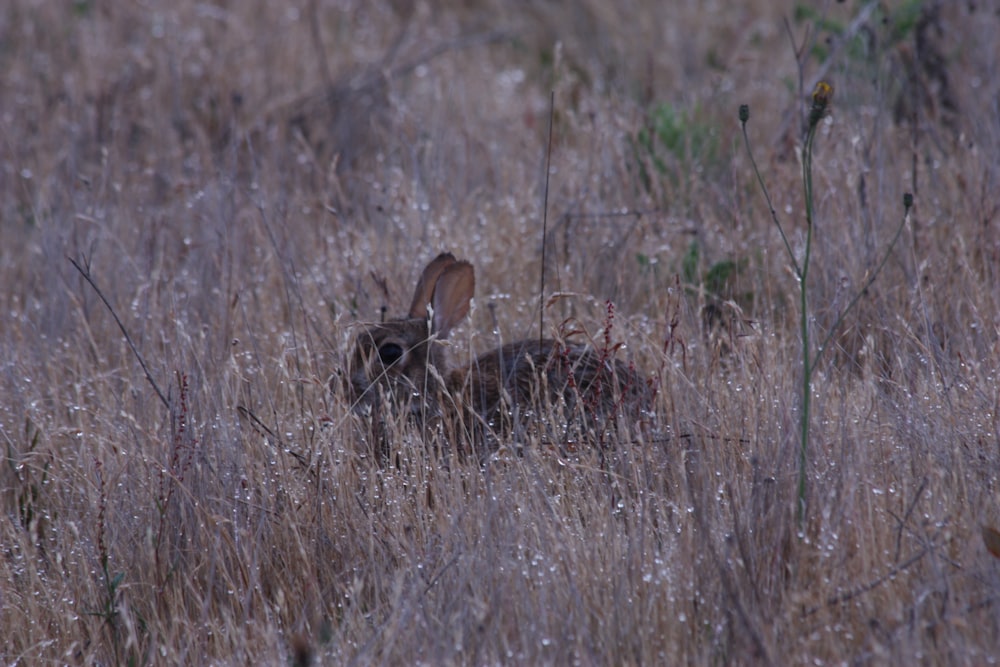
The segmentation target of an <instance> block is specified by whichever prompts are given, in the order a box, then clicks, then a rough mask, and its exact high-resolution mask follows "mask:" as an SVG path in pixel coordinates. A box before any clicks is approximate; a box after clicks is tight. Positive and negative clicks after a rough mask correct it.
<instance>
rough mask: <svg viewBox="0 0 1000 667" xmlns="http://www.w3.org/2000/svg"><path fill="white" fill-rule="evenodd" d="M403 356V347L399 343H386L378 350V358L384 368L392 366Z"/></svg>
mask: <svg viewBox="0 0 1000 667" xmlns="http://www.w3.org/2000/svg"><path fill="white" fill-rule="evenodd" d="M402 356H403V346H402V345H399V344H398V343H386V344H385V345H383V346H382V347H380V348H379V349H378V358H379V360H380V361H381V362H382V365H383V366H390V365H392V364H394V363H396V362H397V361H399V359H400V357H402Z"/></svg>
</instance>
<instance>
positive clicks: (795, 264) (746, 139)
mask: <svg viewBox="0 0 1000 667" xmlns="http://www.w3.org/2000/svg"><path fill="white" fill-rule="evenodd" d="M743 144H744V145H745V146H746V149H747V155H749V156H750V164H751V165H753V173H754V174H755V175H756V176H757V183H758V185H760V189H761V191H762V192H763V193H764V199H766V200H767V208H768V209H770V211H771V219H772V220H774V224H775V226H776V227H777V228H778V234H780V235H781V240H782V242H783V243H784V244H785V250H787V251H788V258H789V259H791V260H792V268H793V269H794V270H795V275H796V276H797V277H798V278H799V280H801V279H802V270H801V269H800V268H799V263H798V261H796V259H795V253H794V252H792V245H791V244H790V243H789V242H788V237H787V236H785V230H784V228H783V227H782V226H781V222H779V221H778V212H777V211H775V210H774V204H773V203H772V202H771V194H770V193H769V192H768V191H767V186H766V185H765V184H764V178H763V176H761V175H760V169H758V168H757V160H755V159H754V157H753V151H752V150H750V137H749V136H747V124H746V121H743Z"/></svg>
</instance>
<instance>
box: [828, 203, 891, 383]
mask: <svg viewBox="0 0 1000 667" xmlns="http://www.w3.org/2000/svg"><path fill="white" fill-rule="evenodd" d="M909 217H910V207H909V206H906V207H905V210H904V211H903V219H902V220H900V221H899V226H898V227H896V233H895V234H894V235H893V237H892V241H890V242H889V246H888V247H887V248H886V249H885V254H884V255H882V260H881V261H880V262H879V263H878V266H876V267H875V270H874V271H873V272H872V274H871V275H870V276H869V277H868V280H866V281H865V284H864V285H862V286H861V289H859V290H858V292H857V294H855V295H854V298H853V299H851V301H850V303H848V304H847V306H845V307H844V309H843V310H842V311H840V314H839V315H837V319H836V320H834V322H833V326H832V327H830V330H829V331H828V332H827V334H826V338H824V339H823V342H822V343H820V346H819V348H817V350H816V356H815V357H813V361H812V367H813V368H815V367H816V365H817V364H818V363H819V361H820V359H822V357H823V353H824V352H826V349H827V345H829V344H830V340H831V339H832V338H833V336H834V335H835V334H836V333H837V330H838V329H840V325H841V324H842V323H843V321H844V318H845V317H846V316H847V314H848V313H849V312H851V310H852V309H853V308H854V306H855V305H857V303H858V301H859V300H860V299H861V297H862V296H864V294H865V292H867V291H868V288H869V287H871V286H872V283H874V282H875V279H876V278H878V276H879V274H880V273H881V272H882V269H883V267H885V263H886V262H887V261H889V255H891V254H892V249H893V248H894V247H895V246H896V242H897V241H899V237H900V236H901V235H902V233H903V227H905V226H906V221H907V220H908V219H909Z"/></svg>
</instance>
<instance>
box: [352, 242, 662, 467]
mask: <svg viewBox="0 0 1000 667" xmlns="http://www.w3.org/2000/svg"><path fill="white" fill-rule="evenodd" d="M474 291H475V271H474V270H473V267H472V264H470V263H468V262H466V261H459V260H457V259H456V258H455V256H454V255H452V254H451V253H442V254H440V255H438V256H437V257H436V258H434V259H433V260H432V261H431V262H430V263H429V264H428V265H427V267H426V268H425V269H424V271H423V273H422V275H421V276H420V279H419V280H418V281H417V285H416V288H415V290H414V294H413V301H412V302H411V304H410V309H409V311H408V313H407V314H406V316H405V317H402V318H399V319H394V320H389V321H386V322H382V323H377V324H367V325H364V327H363V330H362V331H360V332H359V333H358V334H357V336H356V337H355V339H354V344H353V347H352V351H351V353H350V359H349V362H348V372H347V378H346V380H347V385H348V393H349V396H350V399H351V401H352V403H353V404H354V405H355V406H356V407H360V408H365V409H368V410H371V411H373V414H377V413H378V412H380V411H381V410H384V409H386V408H390V409H392V410H394V411H397V412H396V414H398V411H399V410H403V411H407V412H408V413H409V416H410V417H412V418H413V419H414V420H415V421H416V422H417V423H418V424H420V425H422V426H424V427H428V426H430V427H436V426H438V425H440V426H442V427H443V428H444V429H445V433H446V437H448V438H453V439H455V440H457V442H456V445H458V447H459V451H460V452H467V451H468V450H469V449H470V448H472V449H474V450H475V451H477V452H478V453H480V454H482V453H483V452H484V451H488V450H490V449H495V448H496V447H497V445H498V444H499V442H500V439H501V438H502V437H503V436H506V435H510V434H512V433H515V432H517V429H519V428H524V427H531V426H532V425H535V426H539V425H541V424H543V422H545V421H546V420H548V431H543V436H545V437H548V438H555V437H560V438H563V439H566V438H569V437H571V436H570V435H569V433H570V431H569V430H567V428H566V426H567V425H568V424H572V423H576V424H577V425H582V426H584V427H585V428H604V427H606V426H607V425H608V424H613V423H614V420H615V419H616V418H617V416H618V415H619V414H625V415H628V416H630V417H638V418H640V419H644V418H645V416H647V415H648V414H649V412H648V411H649V410H650V408H651V402H652V397H653V392H652V390H651V388H650V383H648V382H647V380H646V379H645V378H644V377H643V376H642V375H640V374H639V373H638V372H636V371H635V370H634V369H631V368H629V367H628V366H627V365H626V364H624V363H622V362H621V361H620V360H617V359H614V358H610V357H609V355H602V354H601V353H599V352H597V351H595V350H594V349H592V348H588V347H585V346H581V345H576V344H569V343H564V342H561V341H556V340H550V339H545V340H539V339H526V340H520V341H517V342H513V343H508V344H506V345H504V346H502V347H500V348H499V349H495V350H491V351H489V352H486V353H485V354H483V355H482V356H480V357H479V358H477V359H475V360H474V361H472V363H468V364H465V365H459V366H457V367H451V366H449V364H448V362H447V359H446V350H445V347H446V344H445V343H444V341H446V340H447V338H448V336H449V334H450V333H451V332H452V330H453V329H454V328H455V327H456V326H457V325H458V324H460V323H461V322H462V321H463V320H464V319H465V317H466V315H468V312H469V303H470V300H471V299H472V296H473V293H474ZM386 403H388V405H387V404H386ZM553 409H555V411H553ZM560 411H562V415H563V419H564V420H565V423H563V424H561V425H560V424H553V423H552V415H558V414H559V412H560ZM557 421H558V420H557ZM522 433H523V431H522Z"/></svg>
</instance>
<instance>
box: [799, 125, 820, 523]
mask: <svg viewBox="0 0 1000 667" xmlns="http://www.w3.org/2000/svg"><path fill="white" fill-rule="evenodd" d="M816 126H817V123H810V124H809V130H808V132H807V133H806V141H805V144H804V146H803V147H802V185H803V188H804V195H805V207H806V248H805V254H804V256H803V258H802V268H801V270H800V271H799V306H800V308H799V323H800V328H801V335H802V409H801V411H800V412H799V426H800V428H801V432H800V434H799V435H800V441H799V503H798V520H799V526H800V527H801V526H802V524H803V523H804V521H805V515H806V490H807V489H806V483H807V480H808V476H807V475H806V464H807V463H808V461H809V410H810V404H811V400H812V372H813V368H814V366H813V365H812V364H811V363H810V360H809V355H810V348H809V302H808V290H807V289H806V287H807V283H806V280H807V278H808V276H809V258H810V256H811V254H812V235H813V188H812V150H813V140H814V139H815V138H816Z"/></svg>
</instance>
